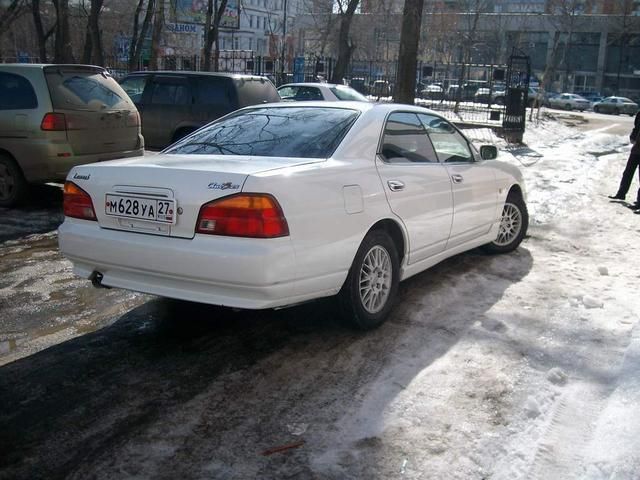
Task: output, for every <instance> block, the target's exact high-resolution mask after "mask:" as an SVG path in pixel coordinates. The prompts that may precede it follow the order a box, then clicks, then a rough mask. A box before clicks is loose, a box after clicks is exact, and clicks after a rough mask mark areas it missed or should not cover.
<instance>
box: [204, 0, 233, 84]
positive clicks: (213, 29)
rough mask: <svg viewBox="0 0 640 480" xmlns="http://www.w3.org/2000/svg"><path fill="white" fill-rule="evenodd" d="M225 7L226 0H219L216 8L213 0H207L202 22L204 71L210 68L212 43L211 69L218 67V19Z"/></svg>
mask: <svg viewBox="0 0 640 480" xmlns="http://www.w3.org/2000/svg"><path fill="white" fill-rule="evenodd" d="M216 3H217V2H216ZM226 8H227V0H220V4H219V5H218V9H217V10H215V9H214V3H213V0H208V3H207V17H206V20H205V24H204V53H203V55H204V62H203V67H202V68H203V70H205V71H209V70H211V50H212V49H213V44H214V43H215V45H216V50H215V54H214V59H213V69H214V71H216V72H217V71H218V69H219V67H220V65H219V61H220V45H219V43H218V39H219V37H220V21H221V20H222V15H223V14H224V11H225V10H226Z"/></svg>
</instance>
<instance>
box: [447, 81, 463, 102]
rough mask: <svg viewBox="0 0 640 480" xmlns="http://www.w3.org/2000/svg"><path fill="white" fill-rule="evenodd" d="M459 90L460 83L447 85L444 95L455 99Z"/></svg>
mask: <svg viewBox="0 0 640 480" xmlns="http://www.w3.org/2000/svg"><path fill="white" fill-rule="evenodd" d="M459 91H460V85H449V86H448V87H447V90H446V92H445V95H444V97H445V98H446V99H447V100H455V99H456V98H457V97H458V92H459Z"/></svg>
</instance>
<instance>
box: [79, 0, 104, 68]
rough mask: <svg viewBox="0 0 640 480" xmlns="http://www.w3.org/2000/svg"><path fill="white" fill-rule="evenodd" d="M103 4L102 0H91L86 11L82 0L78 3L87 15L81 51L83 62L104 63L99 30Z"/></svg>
mask: <svg viewBox="0 0 640 480" xmlns="http://www.w3.org/2000/svg"><path fill="white" fill-rule="evenodd" d="M103 4H104V0H91V6H90V8H89V11H88V12H87V8H86V5H85V2H84V0H83V1H82V3H81V5H80V9H81V10H82V11H83V13H84V14H85V16H86V17H87V28H86V32H85V41H84V49H83V52H82V62H83V63H93V64H95V65H104V51H103V48H102V34H101V32H100V12H101V11H102V6H103Z"/></svg>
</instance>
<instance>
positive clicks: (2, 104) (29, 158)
mask: <svg viewBox="0 0 640 480" xmlns="http://www.w3.org/2000/svg"><path fill="white" fill-rule="evenodd" d="M143 151H144V140H143V138H142V134H141V130H140V116H139V114H138V111H137V109H136V107H135V105H134V104H133V102H132V101H131V99H130V98H129V97H128V96H127V94H126V93H125V92H124V90H123V89H122V88H120V86H119V85H118V83H117V82H116V81H115V80H114V79H113V78H112V77H111V75H110V74H109V73H108V72H107V71H106V70H105V69H104V68H102V67H96V66H89V65H41V64H38V65H35V64H33V65H30V64H0V207H11V206H15V205H18V204H19V203H20V202H21V201H22V200H24V199H25V197H26V195H27V192H28V184H29V183H42V182H51V181H63V180H64V179H65V177H66V175H67V173H68V172H69V170H70V169H71V168H72V167H74V166H76V165H80V164H84V163H92V162H98V161H102V160H111V159H114V158H122V157H133V156H138V155H142V154H143Z"/></svg>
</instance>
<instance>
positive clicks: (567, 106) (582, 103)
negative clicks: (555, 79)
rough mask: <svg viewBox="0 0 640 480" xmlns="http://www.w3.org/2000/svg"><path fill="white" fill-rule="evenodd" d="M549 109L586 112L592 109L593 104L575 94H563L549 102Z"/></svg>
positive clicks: (550, 99) (551, 98)
mask: <svg viewBox="0 0 640 480" xmlns="http://www.w3.org/2000/svg"><path fill="white" fill-rule="evenodd" d="M547 103H548V104H549V107H551V108H560V109H563V110H580V111H581V112H584V111H585V110H589V109H590V108H591V102H590V101H589V100H587V99H586V98H584V97H581V96H580V95H577V94H575V93H561V94H560V95H556V96H554V97H550V98H549V99H548V100H547Z"/></svg>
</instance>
